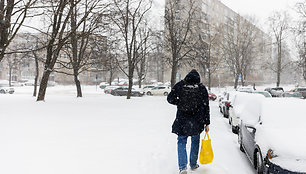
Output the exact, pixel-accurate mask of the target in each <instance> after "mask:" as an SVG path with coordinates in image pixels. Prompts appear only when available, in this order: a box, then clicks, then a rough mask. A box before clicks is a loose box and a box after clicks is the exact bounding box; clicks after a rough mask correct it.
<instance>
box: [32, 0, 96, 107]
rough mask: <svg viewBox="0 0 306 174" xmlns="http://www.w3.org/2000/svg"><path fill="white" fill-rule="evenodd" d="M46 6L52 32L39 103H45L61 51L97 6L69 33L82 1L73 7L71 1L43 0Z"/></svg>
mask: <svg viewBox="0 0 306 174" xmlns="http://www.w3.org/2000/svg"><path fill="white" fill-rule="evenodd" d="M43 1H44V3H45V5H46V9H45V11H46V13H45V15H46V17H50V19H49V20H46V21H50V26H49V27H50V30H51V31H50V32H49V33H47V37H48V38H47V46H46V48H47V55H46V59H45V62H44V65H45V69H44V73H43V76H42V79H41V82H40V87H39V92H38V96H37V101H43V100H44V99H45V94H46V89H47V84H48V80H49V76H50V74H51V72H53V71H54V65H55V63H56V62H57V59H58V57H59V54H60V51H61V50H62V48H63V46H64V45H66V44H67V41H68V39H69V38H70V37H71V35H72V32H74V30H76V29H77V28H78V27H79V26H80V25H81V24H82V23H83V22H84V20H85V19H86V18H87V16H88V15H89V14H90V12H91V11H92V10H93V8H94V7H95V5H92V6H91V7H89V8H88V12H87V13H85V14H83V16H82V17H80V20H79V21H78V22H77V24H76V25H75V26H76V27H75V28H74V29H72V30H71V31H67V30H66V29H67V24H68V22H69V20H70V17H71V14H72V13H73V10H74V9H75V8H74V7H75V6H76V5H77V4H78V3H80V2H81V0H78V1H75V2H74V3H73V5H72V4H71V2H70V0H61V1H52V0H43Z"/></svg>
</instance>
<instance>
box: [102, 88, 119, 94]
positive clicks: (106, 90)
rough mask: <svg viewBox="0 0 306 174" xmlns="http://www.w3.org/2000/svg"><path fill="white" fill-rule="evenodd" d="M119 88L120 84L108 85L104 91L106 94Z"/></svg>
mask: <svg viewBox="0 0 306 174" xmlns="http://www.w3.org/2000/svg"><path fill="white" fill-rule="evenodd" d="M116 88H118V86H106V87H105V88H104V93H105V94H110V93H111V92H112V91H113V90H114V89H116Z"/></svg>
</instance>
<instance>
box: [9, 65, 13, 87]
mask: <svg viewBox="0 0 306 174" xmlns="http://www.w3.org/2000/svg"><path fill="white" fill-rule="evenodd" d="M12 71H13V68H12V67H11V66H10V67H9V86H10V87H11V86H12Z"/></svg>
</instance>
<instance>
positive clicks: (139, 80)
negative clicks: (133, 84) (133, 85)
mask: <svg viewBox="0 0 306 174" xmlns="http://www.w3.org/2000/svg"><path fill="white" fill-rule="evenodd" d="M138 87H139V88H141V77H140V78H139V79H138Z"/></svg>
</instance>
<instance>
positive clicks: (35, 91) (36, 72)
mask: <svg viewBox="0 0 306 174" xmlns="http://www.w3.org/2000/svg"><path fill="white" fill-rule="evenodd" d="M33 54H34V57H35V70H36V71H35V79H34V91H33V97H36V94H37V83H38V76H39V65H38V58H37V55H36V53H33Z"/></svg>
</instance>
